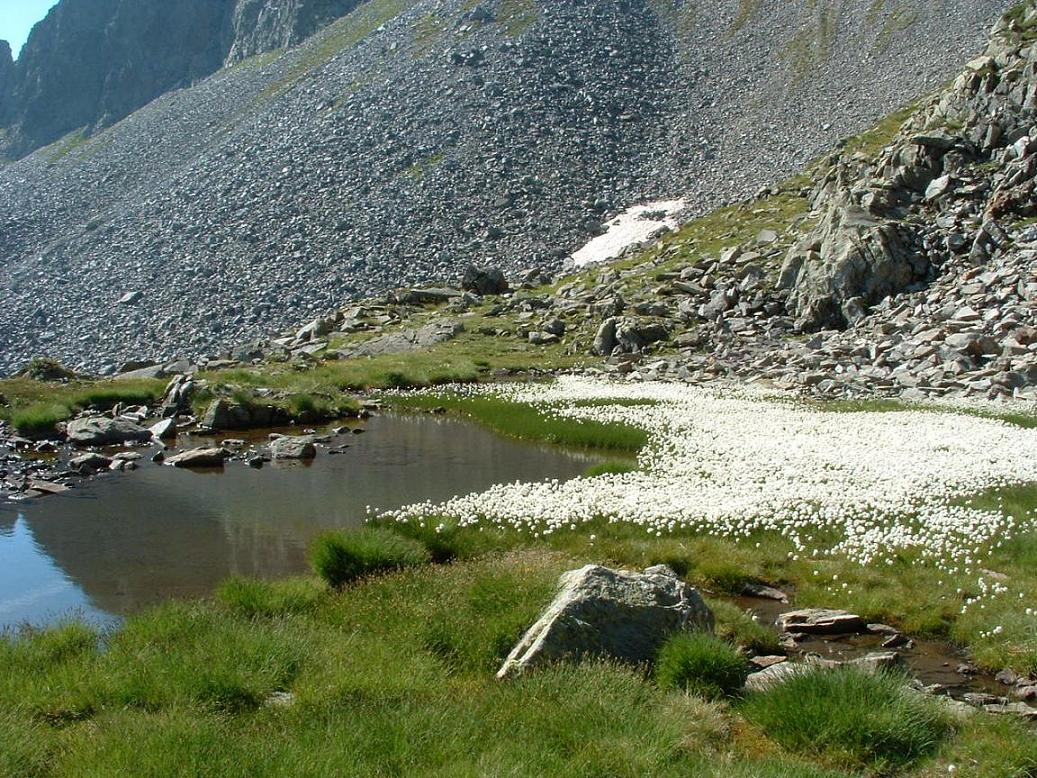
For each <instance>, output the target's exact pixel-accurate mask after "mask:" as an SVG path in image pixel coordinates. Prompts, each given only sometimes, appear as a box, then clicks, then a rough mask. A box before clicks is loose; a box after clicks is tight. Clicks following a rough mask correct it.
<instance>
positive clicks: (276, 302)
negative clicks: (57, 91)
mask: <svg viewBox="0 0 1037 778" xmlns="http://www.w3.org/2000/svg"><path fill="white" fill-rule="evenodd" d="M282 5H283V4H282ZM1003 10H1004V3H1003V2H1000V1H995V0H980V2H976V1H975V0H970V2H964V1H963V0H945V2H941V3H938V4H935V5H933V4H922V3H911V2H906V1H905V2H899V3H894V2H879V3H875V2H873V1H870V0H869V1H866V0H849V1H848V2H842V3H835V2H820V3H819V2H792V3H789V2H778V1H777V0H768V1H766V2H754V3H749V2H742V1H736V0H727V1H726V2H722V3H718V4H714V5H713V6H711V7H709V8H700V7H695V8H692V7H691V6H690V5H685V4H684V3H678V2H671V0H623V1H619V0H566V2H557V3H556V2H552V3H533V2H531V0H496V1H495V2H485V3H481V4H473V3H471V2H467V1H465V2H461V1H460V0H418V1H414V0H371V1H370V2H368V3H365V4H362V5H361V6H359V7H358V8H357V9H356V10H354V11H353V12H352V13H350V14H348V15H347V16H345V17H343V18H342V19H340V20H339V21H337V22H335V23H334V24H332V25H330V26H329V27H328V28H327V29H325V30H324V31H323V32H321V33H318V34H317V35H315V36H313V37H312V38H310V39H309V40H308V41H306V42H305V43H303V44H302V45H301V46H299V47H298V48H296V49H293V50H290V51H288V52H286V53H284V54H283V55H281V56H277V57H276V58H275V57H274V56H270V55H266V56H260V57H253V58H251V59H249V60H246V61H243V62H241V63H239V64H237V65H236V66H235V67H232V68H229V69H224V70H222V71H220V72H218V73H217V74H215V75H214V76H212V77H210V78H208V79H206V80H204V81H202V82H200V83H198V84H196V85H195V86H193V87H192V88H190V89H186V90H181V91H179V92H175V93H171V94H169V95H167V96H165V97H162V98H160V99H158V100H156V101H155V102H153V103H151V104H150V105H148V106H147V107H146V108H144V109H142V110H140V111H138V112H136V113H134V114H133V115H131V116H129V117H128V118H126V119H125V120H123V121H121V122H119V123H118V124H116V125H114V126H113V127H110V128H109V129H107V130H105V131H104V132H101V133H98V134H96V135H94V136H93V137H90V138H89V139H83V138H79V137H76V136H73V137H70V138H66V139H65V140H64V141H62V142H60V143H57V144H55V145H53V146H51V147H48V148H45V149H41V150H40V151H38V152H36V153H35V154H33V155H31V156H30V157H28V158H26V159H24V160H21V161H19V162H18V163H15V164H12V165H9V166H7V167H6V168H3V169H2V170H0V262H3V264H4V270H5V272H4V274H3V278H0V334H2V342H3V348H2V350H0V373H3V372H11V371H13V370H15V369H16V368H17V367H19V366H20V365H21V364H22V363H23V362H24V361H25V360H26V359H27V358H29V357H32V356H37V355H40V354H50V355H53V356H56V357H58V358H61V359H63V360H65V361H66V362H68V363H70V364H72V365H75V366H77V367H82V368H87V369H94V370H98V369H100V370H104V369H111V368H112V367H113V366H115V365H116V364H117V363H118V362H119V361H121V360H123V359H126V358H129V357H138V356H142V355H144V356H149V357H153V358H155V359H159V360H163V359H170V358H173V357H174V356H181V355H183V356H187V357H190V358H196V357H198V356H201V355H205V354H210V353H213V352H214V351H215V350H217V349H221V348H228V347H231V346H234V345H237V344H240V343H243V342H246V341H249V340H252V339H254V338H258V337H263V336H266V335H269V334H270V333H271V332H272V331H276V330H279V329H281V328H283V327H284V326H286V325H289V324H291V323H293V322H299V321H302V320H305V319H306V318H309V317H311V316H313V315H316V314H319V313H321V312H323V311H326V310H328V309H330V308H331V307H332V306H334V305H337V304H340V303H341V302H342V300H343V299H345V298H348V297H350V296H358V295H361V294H363V293H367V292H371V291H373V290H377V289H379V288H386V287H390V286H395V285H399V284H406V283H415V282H418V281H422V280H425V279H428V278H449V277H451V276H456V274H458V273H459V272H460V270H461V269H462V268H463V267H464V266H465V265H466V264H467V263H468V262H470V261H472V260H479V261H484V262H493V263H494V264H498V265H501V266H503V267H506V268H510V269H512V270H514V269H517V268H519V267H525V266H529V265H542V266H545V267H547V268H556V267H558V266H559V265H560V264H561V263H562V261H563V259H564V257H565V256H566V255H567V254H569V253H571V252H572V251H574V250H575V249H577V248H579V247H580V246H581V245H582V244H583V243H584V242H585V241H586V240H587V239H589V238H590V237H591V236H593V235H594V234H595V233H597V232H599V231H600V230H601V224H602V222H603V221H604V220H605V219H606V218H607V217H608V216H610V215H611V214H613V213H615V212H618V211H620V210H623V209H624V208H626V207H628V206H630V205H634V204H637V203H640V202H646V201H652V200H655V199H659V198H662V197H677V196H686V197H688V198H689V202H690V204H691V208H692V209H694V210H700V211H704V210H706V209H708V208H711V207H713V206H715V205H717V204H719V203H722V202H723V201H725V200H727V199H729V198H733V197H742V196H746V195H749V194H751V193H752V192H755V191H756V190H757V189H759V188H760V187H761V185H764V184H767V183H772V182H775V181H777V180H779V179H781V178H782V177H784V176H786V175H789V174H791V173H793V172H795V171H796V170H797V169H799V168H801V167H802V165H803V164H804V163H805V162H806V161H808V160H809V159H811V158H814V157H816V156H817V155H819V154H820V153H822V152H823V151H824V150H825V149H827V148H830V147H831V144H832V143H833V142H834V141H835V140H836V139H837V138H839V137H842V136H846V135H849V134H853V133H855V132H857V131H859V130H860V129H862V128H863V127H865V126H867V125H868V124H869V123H870V122H872V121H873V120H874V119H875V118H877V117H878V116H880V115H883V114H885V113H886V112H888V111H889V110H890V109H891V108H892V107H894V106H896V105H900V104H903V103H904V102H906V101H908V100H910V99H912V98H914V97H916V96H918V95H919V94H922V93H925V92H926V91H930V90H932V89H934V88H935V87H936V86H937V85H938V84H940V83H942V82H945V81H946V79H947V78H948V77H949V76H950V75H951V74H952V73H953V72H955V70H956V69H957V68H958V67H959V66H960V62H961V59H962V52H963V51H964V52H967V51H974V50H978V49H979V48H980V46H981V45H982V41H983V40H985V38H986V35H987V30H988V28H989V24H990V23H991V22H992V21H993V19H995V18H996V17H997V16H998V15H999V14H1000V13H1001V12H1003ZM257 18H258V17H257ZM259 48H262V46H260V47H259ZM252 50H255V49H252V48H245V49H241V48H239V49H238V50H237V51H239V52H241V53H242V54H243V53H247V52H250V51H252ZM232 51H233V49H232ZM23 59H24V58H23ZM905 61H909V62H911V67H910V68H905V67H904V66H903V63H904V62H905ZM20 65H21V61H19V63H17V64H16V68H17V67H19V66H20ZM818 106H824V111H823V113H819V111H818Z"/></svg>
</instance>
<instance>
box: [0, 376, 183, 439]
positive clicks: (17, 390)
mask: <svg viewBox="0 0 1037 778" xmlns="http://www.w3.org/2000/svg"><path fill="white" fill-rule="evenodd" d="M165 386H166V382H165V381H150V380H137V381H68V382H52V381H36V380H33V379H29V378H10V379H5V380H0V398H3V399H2V400H0V418H2V419H4V420H5V421H8V422H10V423H11V424H12V425H13V426H14V427H15V428H16V429H17V430H18V431H19V432H21V433H22V434H26V435H37V434H46V433H48V432H52V431H53V429H54V425H55V424H57V423H58V422H60V421H65V420H66V419H68V418H70V417H71V416H72V415H73V414H75V413H76V412H77V411H80V410H83V409H85V408H93V409H96V410H108V409H110V408H113V407H114V406H115V405H116V404H119V403H123V404H127V405H141V404H149V403H154V402H155V401H157V400H158V399H159V398H161V396H162V391H163V389H165Z"/></svg>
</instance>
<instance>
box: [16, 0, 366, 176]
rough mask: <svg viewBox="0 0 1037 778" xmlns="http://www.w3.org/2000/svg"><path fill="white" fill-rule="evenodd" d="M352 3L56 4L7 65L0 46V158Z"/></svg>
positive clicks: (97, 122) (91, 126)
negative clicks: (0, 135)
mask: <svg viewBox="0 0 1037 778" xmlns="http://www.w3.org/2000/svg"><path fill="white" fill-rule="evenodd" d="M357 2H358V0H289V1H288V2H282V1H281V0H62V1H61V2H60V3H58V4H57V5H56V6H55V7H54V9H53V10H52V11H51V12H50V13H49V14H48V15H47V17H46V19H44V20H43V21H42V22H40V23H39V24H38V25H37V26H36V27H35V28H34V29H33V31H32V34H31V35H30V36H29V40H28V41H27V43H26V44H25V47H24V49H23V50H22V52H21V55H20V56H19V58H18V61H17V62H16V63H14V64H13V65H12V64H11V62H10V58H9V56H6V57H5V54H4V52H3V51H0V127H5V128H6V129H7V133H6V135H7V140H6V143H2V144H0V155H2V156H7V157H9V158H17V157H20V156H22V155H24V154H26V153H28V152H30V151H32V150H33V149H36V148H39V147H40V146H44V145H46V144H49V143H52V142H54V141H56V140H58V139H59V138H62V137H63V136H65V135H66V134H68V133H70V132H73V131H78V130H85V131H86V132H91V131H93V130H95V129H97V128H99V127H104V126H107V125H109V124H112V123H113V122H115V121H118V120H119V119H121V118H123V117H124V116H126V115H128V114H130V113H132V112H133V111H134V110H136V109H137V108H140V107H141V106H143V105H145V104H147V103H149V102H150V101H152V100H154V99H155V98H156V97H158V96H159V95H162V94H164V93H165V92H168V91H169V90H171V89H175V88H179V87H183V86H188V85H190V84H191V83H193V82H194V81H196V80H198V79H201V78H204V77H206V76H209V75H211V74H212V73H214V72H215V71H216V70H218V69H219V68H220V67H222V66H223V65H224V64H225V63H227V64H231V63H234V62H237V61H240V60H241V59H244V58H245V57H248V56H251V55H254V54H258V53H262V52H265V51H269V50H272V49H277V48H282V47H287V46H291V45H294V44H296V43H298V42H299V41H301V40H303V39H304V38H306V37H307V36H309V35H311V34H312V33H313V32H315V31H316V30H318V29H319V28H320V27H322V26H323V25H325V24H327V23H328V22H330V21H333V20H334V19H335V18H337V17H338V16H341V15H343V14H344V13H346V12H347V11H349V10H351V9H352V8H353V7H354V6H355V5H356V4H357ZM7 53H8V54H9V50H8V52H7Z"/></svg>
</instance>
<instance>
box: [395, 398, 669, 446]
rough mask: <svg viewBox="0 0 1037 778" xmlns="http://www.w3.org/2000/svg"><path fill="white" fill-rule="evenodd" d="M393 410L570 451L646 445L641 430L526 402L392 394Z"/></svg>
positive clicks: (646, 436)
mask: <svg viewBox="0 0 1037 778" xmlns="http://www.w3.org/2000/svg"><path fill="white" fill-rule="evenodd" d="M386 400H387V402H389V403H390V404H391V405H392V406H393V407H395V408H400V409H404V410H412V411H425V412H431V411H441V412H444V413H451V414H455V415H458V416H461V417H464V418H467V419H471V420H472V421H475V422H477V423H478V424H481V425H483V426H484V427H488V428H489V429H491V430H493V431H494V432H496V433H498V434H500V435H504V436H506V437H510V438H517V439H519V440H530V441H537V442H544V443H551V444H554V445H560V446H566V447H569V448H581V449H592V450H596V451H608V452H615V453H618V454H626V455H629V456H631V457H632V456H634V455H636V454H637V452H639V451H640V450H641V449H642V448H644V446H645V444H647V443H648V435H647V433H646V432H645V431H644V430H641V429H638V428H637V427H633V426H630V425H628V424H617V423H612V424H605V423H602V422H597V421H591V420H586V419H574V418H569V417H565V416H557V415H554V414H551V413H550V412H549V409H548V412H544V411H543V410H542V409H540V408H537V407H536V406H533V405H528V404H525V403H518V402H511V401H509V400H506V399H502V398H500V397H496V396H493V395H458V394H454V393H449V392H446V393H442V394H433V395H417V394H408V395H394V396H390V397H387V398H386Z"/></svg>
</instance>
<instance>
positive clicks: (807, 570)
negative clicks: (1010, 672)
mask: <svg viewBox="0 0 1037 778" xmlns="http://www.w3.org/2000/svg"><path fill="white" fill-rule="evenodd" d="M452 394H453V396H454V397H455V398H456V397H457V396H460V397H461V398H462V399H461V400H457V402H459V403H460V406H459V407H461V408H462V409H463V407H464V404H465V403H471V402H476V401H479V398H485V397H486V396H487V394H489V395H490V396H493V397H496V398H498V399H500V400H502V401H506V402H508V403H515V404H521V405H528V406H532V407H535V408H538V409H539V412H540V414H541V415H542V417H544V419H545V423H550V420H552V419H558V420H562V421H564V422H565V423H571V422H572V421H574V420H582V421H585V422H588V423H591V424H595V425H602V426H608V425H619V426H620V427H622V428H636V429H641V430H644V431H645V432H646V433H647V443H646V444H645V446H644V448H643V449H642V450H641V452H640V454H639V456H638V467H637V468H636V469H635V470H633V471H631V472H604V473H602V474H601V475H598V476H597V477H594V478H587V479H575V480H572V481H568V482H544V483H511V484H504V485H500V486H497V487H494V488H492V489H489V490H487V491H485V492H480V493H476V494H469V495H464V496H459V497H456V498H454V499H452V500H449V501H447V502H445V503H442V504H418V505H412V506H409V507H407V508H404V509H402V510H400V511H396V512H393V513H390V514H386V515H383V516H381V517H379V518H380V521H382V522H392V523H396V524H398V525H410V526H414V527H416V528H418V529H421V530H424V531H429V532H435V531H439V532H443V531H447V530H449V531H457V530H475V531H476V532H480V533H483V534H485V533H487V532H493V533H499V534H500V536H501V537H508V538H510V539H511V542H518V541H516V540H515V538H522V541H521V542H546V543H549V544H550V545H552V546H555V547H561V548H563V549H565V550H569V551H572V550H573V549H574V548H583V547H584V546H586V547H589V548H595V547H596V548H597V551H598V553H599V554H601V553H602V552H605V556H606V557H611V558H613V559H615V560H616V561H621V562H639V561H644V560H648V561H651V560H652V559H655V560H657V561H658V560H660V559H662V560H663V561H665V559H664V558H666V557H667V555H669V556H670V557H674V556H676V558H678V563H679V566H684V567H689V568H691V569H694V568H696V567H702V568H706V569H711V570H714V571H716V570H719V571H720V572H719V574H716V575H713V576H709V575H706V576H704V578H703V582H704V583H706V584H710V583H712V584H713V585H718V584H719V586H720V588H722V589H723V588H732V587H737V586H738V585H739V584H740V583H741V582H744V581H747V580H752V579H759V578H765V579H768V580H770V581H771V582H775V583H784V584H787V585H790V586H792V587H793V588H795V589H796V590H797V595H798V596H797V600H798V601H800V602H804V603H808V604H811V605H824V606H830V607H840V608H842V607H845V608H851V609H852V608H858V609H859V610H860V611H862V612H863V613H865V614H867V615H868V616H869V617H872V618H874V619H875V620H885V621H889V622H892V623H895V624H898V625H900V626H902V627H903V628H905V629H909V630H915V631H917V632H920V633H923V634H928V635H937V636H945V635H952V636H954V637H955V638H957V639H959V640H960V641H961V642H963V643H966V644H970V645H971V644H976V643H978V644H982V645H983V648H980V649H979V658H980V659H981V660H986V661H987V662H988V663H989V664H991V665H997V664H999V663H1008V664H1015V665H1016V666H1020V665H1021V669H1025V670H1027V671H1028V669H1029V667H1031V666H1033V667H1034V668H1037V576H1035V575H1034V574H1033V573H1031V572H1030V569H1029V561H1030V560H1031V559H1032V558H1033V556H1032V555H1034V554H1037V535H1034V508H1035V507H1037V495H1035V493H1034V491H1033V489H1032V485H1033V484H1035V483H1037V456H1035V454H1037V430H1035V429H1033V428H1032V427H1031V426H1030V425H1029V424H1028V423H1027V421H1028V420H1030V419H1031V418H1032V417H1031V416H1030V415H1029V411H1030V409H1022V411H1020V409H1014V410H1015V412H1016V413H1015V415H1014V416H1011V417H1008V418H1010V419H1012V422H1014V423H1012V422H1009V421H1005V420H1003V419H1001V418H997V415H996V410H997V409H994V408H989V407H984V406H975V405H972V406H962V407H959V408H954V407H950V406H941V407H938V408H931V407H920V406H919V407H911V406H902V405H898V404H893V405H890V404H887V405H884V406H881V408H882V410H880V411H871V410H867V406H861V408H862V409H858V408H856V407H855V406H842V407H833V408H826V407H824V406H820V407H819V406H815V405H810V404H806V403H801V402H799V401H796V400H792V399H789V398H788V397H786V396H781V395H776V394H774V393H773V392H768V391H766V390H763V389H754V388H751V387H744V386H743V387H737V388H735V387H724V388H699V387H690V386H684V385H679V384H668V383H614V382H603V381H599V380H592V379H587V378H577V377H566V378H560V379H559V380H557V381H555V382H552V383H547V384H522V385H504V386H495V387H485V386H484V387H457V388H455V389H453V390H452ZM440 396H441V397H444V396H450V395H442V394H441V395H440ZM834 411H838V412H834ZM618 469H623V468H618ZM617 539H620V543H619V544H620V545H621V546H622V548H620V549H618V550H617V549H616V548H614V547H613V546H614V545H615V543H616V542H617ZM633 547H637V548H639V549H640V552H639V553H638V554H634V555H633V556H629V555H628V552H629V550H630V549H631V548H633ZM907 592H912V594H911V595H910V596H904V595H906V594H907ZM995 614H997V616H995ZM998 616H1003V618H1000V619H999V618H998ZM1002 622H1004V623H1002ZM965 624H969V625H972V626H969V627H967V628H966V627H964V626H963V625H965ZM1009 638H1011V640H1008V639H1009ZM999 640H1000V642H1001V644H1000V647H999V648H998V647H995V646H994V644H995V643H997V642H998V641H999ZM995 669H998V668H995Z"/></svg>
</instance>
